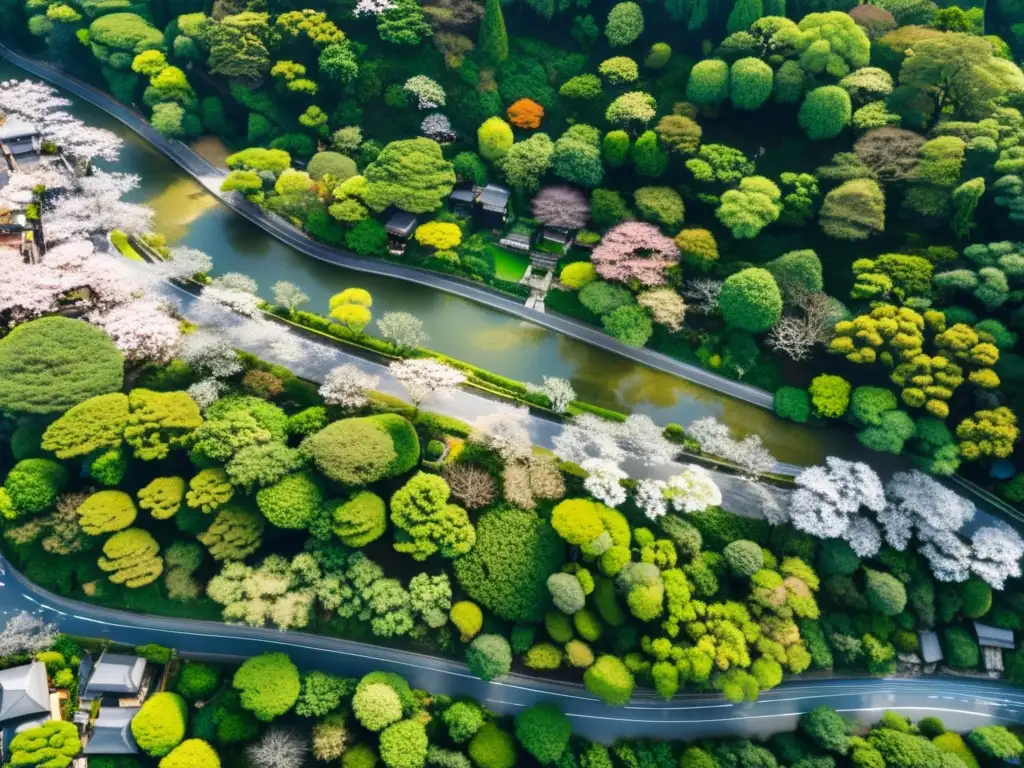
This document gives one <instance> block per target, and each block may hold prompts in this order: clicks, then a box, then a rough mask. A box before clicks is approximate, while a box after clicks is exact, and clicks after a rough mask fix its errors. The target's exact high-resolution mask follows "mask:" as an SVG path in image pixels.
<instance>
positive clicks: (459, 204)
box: [448, 187, 476, 218]
mask: <svg viewBox="0 0 1024 768" xmlns="http://www.w3.org/2000/svg"><path fill="white" fill-rule="evenodd" d="M475 205H476V192H475V191H474V190H473V188H472V187H459V188H457V189H454V190H452V193H451V194H450V195H449V196H448V207H449V208H450V209H451V211H452V213H454V214H455V215H456V216H462V217H464V218H469V217H470V216H472V215H473V208H474V206H475Z"/></svg>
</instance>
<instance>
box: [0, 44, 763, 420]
mask: <svg viewBox="0 0 1024 768" xmlns="http://www.w3.org/2000/svg"><path fill="white" fill-rule="evenodd" d="M0 56H3V57H4V58H6V59H8V60H9V61H10V62H11V63H13V64H15V65H17V66H19V67H21V68H22V69H24V70H26V71H27V72H29V73H30V74H32V75H35V76H36V77H39V78H42V79H43V80H47V81H48V82H50V83H53V84H54V85H57V86H60V87H61V88H63V89H65V90H66V91H68V92H70V93H72V94H74V95H75V96H77V97H79V98H81V99H83V100H85V101H87V102H89V103H90V104H92V105H94V106H96V107H98V108H100V109H102V110H103V111H104V112H106V113H108V114H109V115H111V116H113V117H114V118H116V119H117V120H119V121H120V122H122V123H123V124H124V125H126V126H127V127H128V128H130V129H131V130H133V131H134V132H135V133H137V134H139V136H141V137H142V138H144V139H145V140H146V141H147V142H149V143H150V144H151V145H152V146H153V147H155V148H156V149H158V150H160V151H161V152H163V154H165V155H166V156H167V157H169V158H170V159H171V160H172V161H174V162H175V163H177V164H178V166H180V167H181V169H182V170H184V171H185V172H186V173H188V174H189V175H190V176H192V177H193V178H195V179H196V181H198V182H199V183H200V184H202V185H203V187H205V188H206V189H207V190H208V191H209V192H210V194H212V195H214V196H215V197H216V198H217V199H218V200H220V202H222V203H224V204H225V205H227V206H228V207H229V208H231V209H232V210H234V211H235V212H237V213H238V214H240V215H242V216H244V217H245V218H246V219H248V220H249V221H251V222H252V223H253V224H255V225H256V226H258V227H260V229H262V230H263V231H265V232H267V233H268V234H270V235H272V236H273V237H276V238H277V239H278V240H280V241H281V242H283V243H285V244H286V245H289V246H291V247H292V248H294V249H295V250H297V251H300V252H301V253H304V254H306V255H307V256H312V257H313V258H315V259H319V260H320V261H326V262H329V263H331V264H336V265H338V266H341V267H345V268H346V269H351V270H355V271H357V272H369V273H371V274H375V275H383V276H385V277H392V278H395V279H397V280H405V281H407V282H411V283H416V284H417V285H427V286H430V287H431V288H436V289H437V290H440V291H445V292H447V293H451V294H454V295H456V296H460V297H462V298H464V299H469V300H470V301H475V302H477V303H480V304H484V305H486V306H488V307H492V308H494V309H497V310H500V311H502V312H505V313H507V314H510V315H514V316H515V317H519V318H522V319H523V320H528V321H530V322H533V323H536V324H537V325H541V326H543V327H545V328H547V329H549V330H552V331H556V332H558V333H561V334H563V335H565V336H568V337H570V338H573V339H576V340H578V341H582V342H585V343H587V344H590V345H592V346H595V347H598V348H600V349H603V350H605V351H608V352H612V353H615V354H618V355H621V356H623V357H626V358H629V359H631V360H633V361H635V362H638V363H641V364H643V365H646V366H648V367H650V368H654V369H655V370H658V371H662V372H664V373H669V374H672V375H674V376H678V377H680V378H682V379H686V380H687V381H692V382H694V383H696V384H699V385H701V386H703V387H706V388H708V389H710V390H712V391H715V392H718V393H719V394H722V395H726V396H729V397H733V398H736V399H738V400H743V401H745V402H747V403H751V404H753V405H757V406H759V407H761V408H766V409H770V408H771V407H772V394H771V393H770V392H767V391H766V390H763V389H759V388H758V387H752V386H750V385H748V384H743V383H740V382H737V381H732V380H730V379H726V378H725V377H723V376H719V375H718V374H716V373H712V372H711V371H708V370H705V369H704V368H701V367H700V366H696V365H691V364H689V363H684V362H681V361H679V360H674V359H673V358H670V357H668V356H667V355H663V354H661V353H659V352H654V351H653V350H649V349H637V348H635V347H629V346H626V345H625V344H621V343H619V342H618V341H616V340H615V339H613V338H611V337H610V336H608V335H607V334H605V333H603V332H602V331H600V330H598V329H597V328H594V327H593V326H590V325H586V324H585V323H580V322H578V321H576V320H573V319H571V318H568V317H564V316H562V315H552V314H547V313H544V312H537V311H536V310H533V309H527V308H526V307H524V306H523V305H522V304H520V303H519V302H518V301H516V300H514V299H510V298H508V297H506V296H505V295H504V294H500V293H497V292H495V291H492V290H490V289H488V288H485V287H482V286H480V285H479V284H476V283H472V282H469V281H463V280H459V279H457V278H453V277H450V276H445V275H440V274H438V273H436V272H431V271H429V270H424V269H417V268H416V267H410V266H406V265H402V264H394V263H392V262H388V261H384V260H382V259H365V258H362V257H360V256H358V255H356V254H354V253H352V252H351V251H346V250H342V249H338V248H332V247H330V246H327V245H324V244H323V243H318V242H316V241H315V240H311V239H310V238H309V237H307V236H306V235H305V233H303V232H302V231H301V230H299V229H297V228H296V227H293V226H292V225H291V224H289V223H288V222H286V221H284V220H283V219H281V218H279V217H277V216H274V215H273V214H270V213H267V212H266V211H264V210H263V209H261V208H260V207H258V206H256V205H254V204H252V203H250V202H249V201H247V200H245V199H244V198H242V197H240V196H238V195H236V194H235V193H223V192H221V191H220V185H221V181H222V180H223V178H224V172H223V171H222V170H221V169H219V168H217V167H215V166H213V165H211V164H210V163H209V162H207V161H206V160H205V159H204V158H202V157H200V156H199V155H198V154H196V153H195V152H193V151H192V150H191V149H190V148H189V147H188V146H186V145H185V144H182V143H181V142H179V141H173V140H168V139H166V138H165V137H164V136H162V135H161V134H160V133H159V132H157V131H156V130H154V129H153V127H152V126H151V125H150V124H149V123H148V122H147V121H146V120H145V119H143V118H142V117H141V116H140V115H139V114H137V113H136V112H134V111H132V110H131V109H129V108H128V107H125V106H124V105H122V104H120V103H119V102H117V101H114V100H113V99H112V98H110V96H108V95H107V94H105V93H104V92H103V91H101V90H99V89H97V88H94V87H92V86H91V85H87V84H86V83H83V82H81V81H80V80H76V79H75V78H73V77H70V76H69V75H67V74H65V73H63V72H61V71H60V70H58V69H55V68H53V67H51V66H49V65H47V64H43V63H42V62H39V61H36V60H34V59H31V58H28V57H26V56H22V55H21V54H18V53H16V52H14V51H12V50H11V49H9V48H7V47H5V46H0Z"/></svg>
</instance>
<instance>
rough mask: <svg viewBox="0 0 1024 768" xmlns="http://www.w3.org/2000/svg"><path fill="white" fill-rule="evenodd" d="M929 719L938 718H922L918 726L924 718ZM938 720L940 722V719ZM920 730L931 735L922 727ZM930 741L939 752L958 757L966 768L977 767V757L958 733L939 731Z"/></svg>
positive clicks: (922, 722)
mask: <svg viewBox="0 0 1024 768" xmlns="http://www.w3.org/2000/svg"><path fill="white" fill-rule="evenodd" d="M929 719H934V720H938V718H924V719H922V720H921V722H920V723H918V727H921V726H922V725H923V724H924V722H925V720H929ZM939 722H940V724H941V721H939ZM921 732H922V733H924V734H925V735H931V734H928V733H927V732H926V731H925V729H924V728H921ZM932 743H933V744H934V745H935V746H936V747H938V748H939V751H940V752H948V753H949V754H952V755H956V756H957V757H959V758H960V759H961V760H962V761H963V764H964V765H965V766H967V768H979V766H978V758H976V757H975V756H974V753H973V752H971V749H970V747H968V746H967V744H966V743H965V742H964V739H963V737H962V736H961V735H960V734H959V733H953V732H952V731H950V732H948V733H939V734H938V735H936V736H935V737H934V738H933V739H932Z"/></svg>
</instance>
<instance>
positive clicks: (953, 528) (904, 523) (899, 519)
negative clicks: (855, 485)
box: [878, 469, 975, 552]
mask: <svg viewBox="0 0 1024 768" xmlns="http://www.w3.org/2000/svg"><path fill="white" fill-rule="evenodd" d="M885 492H886V495H887V496H888V498H889V504H888V505H887V506H886V507H885V508H884V509H883V510H882V511H881V512H880V513H879V515H878V521H879V522H880V523H881V524H882V528H883V529H884V531H885V541H886V543H887V544H888V545H889V546H890V547H892V548H893V549H897V550H899V551H901V552H902V551H903V550H905V549H906V548H907V544H908V543H910V539H911V537H912V536H913V534H914V533H915V532H916V533H917V535H918V538H920V540H921V541H928V540H930V539H932V538H935V537H936V536H937V535H938V534H940V533H944V532H949V533H956V532H958V531H959V530H960V529H961V528H963V527H964V526H965V525H966V524H967V523H969V522H970V521H971V520H973V519H974V512H975V509H974V504H972V503H971V502H970V501H968V500H967V499H965V498H964V497H963V496H960V495H959V494H957V493H954V492H953V491H951V490H950V489H949V488H947V487H946V486H944V485H943V484H942V483H940V482H938V481H936V480H933V479H932V478H930V477H928V475H926V474H924V473H923V472H920V471H918V470H916V469H915V470H911V471H910V472H897V473H896V474H895V475H893V476H892V479H891V480H890V481H889V484H888V485H887V486H886V488H885Z"/></svg>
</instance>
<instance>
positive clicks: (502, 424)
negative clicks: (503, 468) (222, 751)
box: [469, 408, 533, 464]
mask: <svg viewBox="0 0 1024 768" xmlns="http://www.w3.org/2000/svg"><path fill="white" fill-rule="evenodd" d="M529 418H530V414H529V411H527V410H526V409H525V408H516V409H514V410H507V411H506V410H503V411H495V412H493V413H489V414H487V415H485V416H481V417H480V418H478V419H477V420H476V423H474V424H473V431H472V432H471V433H470V435H469V439H470V441H471V442H474V443H478V444H480V445H482V446H484V447H485V448H487V449H489V450H492V451H494V452H495V453H497V454H498V455H499V456H501V459H502V461H504V462H505V463H506V464H511V463H513V462H517V461H527V460H528V459H529V458H530V456H531V455H532V454H533V446H532V444H531V442H530V433H529V431H527V428H526V425H527V421H528V420H529Z"/></svg>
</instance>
